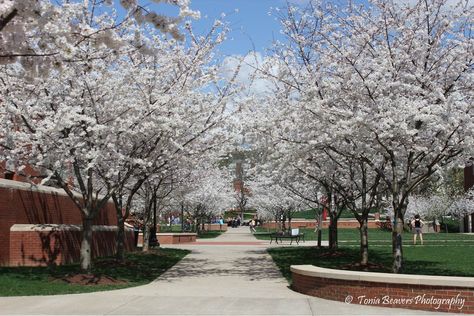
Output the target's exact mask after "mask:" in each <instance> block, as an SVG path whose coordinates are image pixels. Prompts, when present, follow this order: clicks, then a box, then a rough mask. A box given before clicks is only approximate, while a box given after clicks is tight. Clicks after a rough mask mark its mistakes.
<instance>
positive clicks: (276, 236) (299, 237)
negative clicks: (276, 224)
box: [270, 233, 305, 245]
mask: <svg viewBox="0 0 474 316" xmlns="http://www.w3.org/2000/svg"><path fill="white" fill-rule="evenodd" d="M273 239H275V242H276V243H277V244H278V239H280V243H283V239H290V245H291V244H292V243H293V240H295V241H296V244H297V245H298V244H299V242H300V240H303V242H305V240H304V233H300V234H297V235H291V234H281V233H273V234H271V235H270V243H272V242H273Z"/></svg>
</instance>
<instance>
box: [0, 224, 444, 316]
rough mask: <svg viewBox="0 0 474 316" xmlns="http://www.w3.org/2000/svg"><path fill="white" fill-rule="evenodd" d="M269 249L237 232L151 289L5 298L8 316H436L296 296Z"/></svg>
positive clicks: (204, 244) (204, 247) (1, 306)
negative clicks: (403, 315) (22, 315)
mask: <svg viewBox="0 0 474 316" xmlns="http://www.w3.org/2000/svg"><path fill="white" fill-rule="evenodd" d="M308 244H310V243H308V242H307V243H306V245H308ZM173 246H174V247H176V246H177V245H173ZM268 246H269V245H268V242H262V241H257V240H256V239H255V238H254V237H253V236H252V235H251V234H250V233H249V229H248V227H240V228H235V229H230V230H229V231H228V232H226V233H225V234H222V235H221V236H219V237H218V238H215V239H213V240H200V242H199V243H197V244H187V245H180V246H179V247H180V248H186V249H190V250H192V253H191V254H189V255H188V256H186V257H185V258H184V259H183V260H182V261H181V262H179V263H178V264H177V265H175V266H174V267H173V268H171V269H170V270H168V271H167V272H166V273H164V274H163V275H162V276H161V277H160V278H158V279H157V280H156V281H154V282H152V283H151V284H148V285H145V286H140V287H135V288H128V289H123V290H116V291H109V292H97V293H89V294H73V295H57V296H33V297H5V298H0V314H3V315H5V314H8V315H13V314H31V315H32V314H34V315H40V314H41V315H45V314H48V315H79V314H80V315H84V314H87V315H328V314H331V315H334V314H338V315H341V314H347V315H355V314H358V315H380V314H387V315H400V314H405V315H413V314H420V315H421V314H428V313H426V312H419V311H412V310H402V309H391V308H377V307H366V306H358V305H346V304H344V303H340V302H334V301H329V300H323V299H318V298H314V297H310V296H306V295H303V294H299V293H296V292H294V291H292V290H290V289H289V288H288V283H287V281H286V280H285V279H284V278H283V277H282V276H281V274H280V272H279V271H278V269H277V267H276V266H275V264H274V263H273V261H272V260H271V257H270V256H269V255H268V254H267V253H266V251H265V249H266V248H267V247H268ZM273 246H275V245H273ZM293 246H294V245H293ZM435 314H436V315H440V314H439V313H435Z"/></svg>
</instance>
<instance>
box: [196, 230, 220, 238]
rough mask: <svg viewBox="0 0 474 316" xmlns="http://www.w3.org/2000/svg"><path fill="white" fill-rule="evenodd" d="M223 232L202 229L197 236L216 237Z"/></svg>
mask: <svg viewBox="0 0 474 316" xmlns="http://www.w3.org/2000/svg"><path fill="white" fill-rule="evenodd" d="M221 234H222V232H219V231H200V232H199V234H198V235H197V238H216V237H217V236H219V235H221Z"/></svg>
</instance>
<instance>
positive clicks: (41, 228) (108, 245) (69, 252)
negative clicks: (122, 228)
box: [9, 225, 135, 266]
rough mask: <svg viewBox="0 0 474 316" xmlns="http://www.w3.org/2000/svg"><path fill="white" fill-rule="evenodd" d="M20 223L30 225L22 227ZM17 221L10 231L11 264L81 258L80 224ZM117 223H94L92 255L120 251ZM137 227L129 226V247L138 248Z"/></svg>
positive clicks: (39, 264) (68, 260) (130, 249)
mask: <svg viewBox="0 0 474 316" xmlns="http://www.w3.org/2000/svg"><path fill="white" fill-rule="evenodd" d="M18 226H29V227H25V228H24V229H18V228H17V227H18ZM50 228H51V227H48V225H14V226H13V227H12V230H11V232H10V247H9V249H10V261H9V265H10V266H45V265H51V264H57V265H60V264H65V263H73V262H78V261H79V259H80V247H81V240H82V232H81V227H80V226H78V225H59V226H57V227H56V226H55V227H53V229H50ZM116 235H117V229H116V226H115V227H112V226H94V231H93V233H92V257H103V256H112V255H114V254H115V251H116V242H115V238H116ZM134 248H135V245H134V236H133V230H132V229H127V230H126V243H125V249H126V250H128V251H132V250H134Z"/></svg>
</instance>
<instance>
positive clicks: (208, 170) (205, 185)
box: [179, 161, 233, 232]
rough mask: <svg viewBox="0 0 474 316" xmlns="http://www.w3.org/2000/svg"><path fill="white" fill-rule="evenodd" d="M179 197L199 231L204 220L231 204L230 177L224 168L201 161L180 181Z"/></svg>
mask: <svg viewBox="0 0 474 316" xmlns="http://www.w3.org/2000/svg"><path fill="white" fill-rule="evenodd" d="M180 190H181V194H180V196H179V199H181V201H180V203H182V205H183V206H184V209H185V210H186V211H187V213H188V214H189V215H190V216H191V218H192V219H193V221H194V223H195V228H196V230H197V231H198V232H199V231H200V230H201V226H202V228H203V227H204V224H205V220H206V219H209V218H211V217H214V216H217V215H220V214H222V213H223V211H225V210H228V209H230V208H231V207H232V204H233V190H232V178H231V176H230V174H229V173H228V172H227V171H226V170H221V169H218V168H217V167H215V166H214V165H213V164H212V163H210V162H209V161H202V162H201V164H200V165H197V166H196V167H195V168H194V169H193V170H190V173H189V176H188V177H187V178H186V180H185V181H183V182H182V183H181V187H180Z"/></svg>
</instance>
